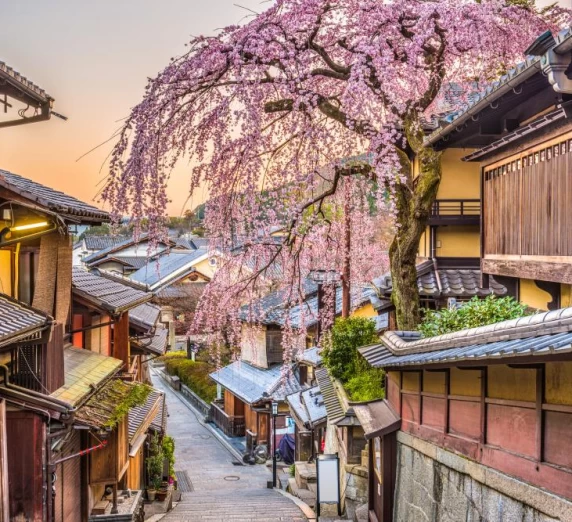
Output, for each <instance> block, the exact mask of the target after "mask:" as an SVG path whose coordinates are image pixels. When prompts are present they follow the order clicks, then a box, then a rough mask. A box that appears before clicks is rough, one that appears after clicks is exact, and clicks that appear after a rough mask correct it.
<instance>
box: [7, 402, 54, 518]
mask: <svg viewBox="0 0 572 522" xmlns="http://www.w3.org/2000/svg"><path fill="white" fill-rule="evenodd" d="M6 419H7V423H6V424H7V426H6V428H7V429H6V432H7V433H6V435H7V450H8V481H9V491H10V519H11V520H30V521H41V520H44V516H45V508H44V476H43V471H44V470H43V468H44V464H45V461H46V456H45V447H46V428H45V424H44V422H43V419H42V417H41V416H39V415H37V414H35V413H32V412H27V411H8V412H7V413H6Z"/></svg>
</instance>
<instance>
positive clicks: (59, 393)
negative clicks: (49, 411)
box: [51, 346, 123, 406]
mask: <svg viewBox="0 0 572 522" xmlns="http://www.w3.org/2000/svg"><path fill="white" fill-rule="evenodd" d="M122 366H123V362H122V361H120V360H119V359H115V358H113V357H107V356H105V355H100V354H98V353H95V352H92V351H90V350H84V349H82V348H76V347H75V346H68V347H66V348H65V349H64V372H65V384H64V385H63V386H62V387H61V388H58V389H57V390H56V391H54V392H53V393H52V394H51V396H52V397H54V398H56V399H60V400H62V401H66V402H68V403H70V404H72V405H73V406H77V405H78V404H80V403H81V402H82V401H83V400H84V399H86V398H87V397H89V396H90V395H91V394H92V393H93V391H94V389H97V388H98V387H99V386H100V385H101V383H102V382H104V381H106V380H107V379H109V378H110V377H111V376H112V375H114V374H115V373H117V372H118V371H119V370H120V368H121V367H122Z"/></svg>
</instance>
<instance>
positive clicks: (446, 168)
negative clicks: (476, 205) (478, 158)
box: [437, 149, 481, 199]
mask: <svg viewBox="0 0 572 522" xmlns="http://www.w3.org/2000/svg"><path fill="white" fill-rule="evenodd" d="M470 152H471V150H470V149H447V150H446V151H445V152H444V153H443V155H442V156H441V183H440V184H439V191H438V192H437V199H480V197H481V196H480V194H481V185H480V172H481V168H480V165H479V164H478V163H468V162H465V161H461V158H463V157H464V156H466V155H467V154H469V153H470Z"/></svg>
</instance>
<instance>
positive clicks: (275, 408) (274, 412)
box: [272, 401, 278, 487]
mask: <svg viewBox="0 0 572 522" xmlns="http://www.w3.org/2000/svg"><path fill="white" fill-rule="evenodd" d="M277 415H278V402H276V401H272V487H276V416H277Z"/></svg>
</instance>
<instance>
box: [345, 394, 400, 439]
mask: <svg viewBox="0 0 572 522" xmlns="http://www.w3.org/2000/svg"><path fill="white" fill-rule="evenodd" d="M354 411H355V413H356V417H357V418H358V420H359V423H360V424H361V427H362V428H363V431H364V434H365V438H366V439H367V440H369V439H372V438H374V437H383V436H384V435H386V434H387V433H392V432H394V431H397V430H398V429H399V428H400V427H401V419H400V418H399V416H398V415H397V414H396V413H395V411H393V408H392V407H391V404H389V402H388V401H386V400H381V401H373V402H369V403H367V404H356V405H354Z"/></svg>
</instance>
